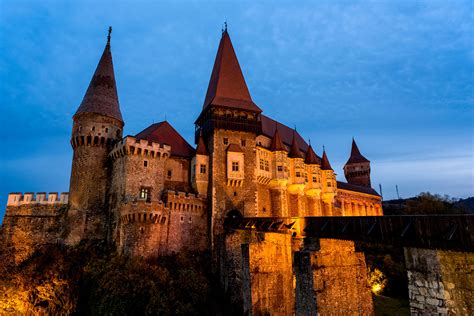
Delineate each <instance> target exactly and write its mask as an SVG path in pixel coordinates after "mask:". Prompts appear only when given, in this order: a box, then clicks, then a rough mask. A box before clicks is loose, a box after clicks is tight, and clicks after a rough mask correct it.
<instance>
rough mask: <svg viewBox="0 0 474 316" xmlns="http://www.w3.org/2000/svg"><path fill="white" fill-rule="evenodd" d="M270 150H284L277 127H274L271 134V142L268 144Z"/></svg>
mask: <svg viewBox="0 0 474 316" xmlns="http://www.w3.org/2000/svg"><path fill="white" fill-rule="evenodd" d="M270 150H271V151H286V148H285V146H284V145H283V142H282V141H281V137H280V133H279V132H278V128H275V134H273V138H272V144H271V146H270Z"/></svg>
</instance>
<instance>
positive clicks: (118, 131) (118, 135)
mask: <svg viewBox="0 0 474 316" xmlns="http://www.w3.org/2000/svg"><path fill="white" fill-rule="evenodd" d="M117 137H120V130H119V129H118V130H117Z"/></svg>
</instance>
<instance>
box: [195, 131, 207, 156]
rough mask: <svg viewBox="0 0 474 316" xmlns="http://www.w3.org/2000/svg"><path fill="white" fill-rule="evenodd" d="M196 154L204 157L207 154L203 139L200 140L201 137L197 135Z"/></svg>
mask: <svg viewBox="0 0 474 316" xmlns="http://www.w3.org/2000/svg"><path fill="white" fill-rule="evenodd" d="M196 154H197V155H206V156H207V155H208V154H209V153H208V152H207V148H206V144H205V143H204V139H203V138H202V135H199V139H198V144H197V147H196Z"/></svg>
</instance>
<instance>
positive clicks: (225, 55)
mask: <svg viewBox="0 0 474 316" xmlns="http://www.w3.org/2000/svg"><path fill="white" fill-rule="evenodd" d="M210 105H217V106H224V107H230V108H237V109H242V110H247V111H253V112H258V113H260V112H262V110H261V109H260V108H259V107H258V106H257V105H256V104H255V103H254V102H253V101H252V97H251V96H250V92H249V90H248V88H247V84H246V83H245V79H244V76H243V74H242V70H241V69H240V65H239V61H238V60H237V56H236V55H235V51H234V47H233V46H232V42H231V40H230V37H229V33H228V32H227V22H226V23H225V29H223V32H222V38H221V41H220V43H219V49H218V50H217V55H216V59H215V61H214V68H213V69H212V74H211V79H210V81H209V86H208V88H207V94H206V99H205V100H204V104H203V109H206V108H207V107H208V106H210Z"/></svg>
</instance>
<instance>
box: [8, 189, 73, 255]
mask: <svg viewBox="0 0 474 316" xmlns="http://www.w3.org/2000/svg"><path fill="white" fill-rule="evenodd" d="M67 197H68V195H67V193H61V195H60V198H58V194H57V193H49V195H46V193H37V194H36V195H34V194H33V193H25V194H21V193H11V194H10V195H9V197H8V203H7V208H6V212H5V217H4V218H3V224H2V231H1V233H0V238H1V240H0V242H1V243H2V246H3V247H6V248H7V249H8V250H9V253H11V254H12V255H13V257H12V258H10V259H11V260H13V261H14V262H16V263H20V262H22V261H23V260H25V259H26V258H28V257H29V256H30V255H31V254H33V252H34V251H35V250H36V249H37V247H38V246H40V245H45V244H52V243H58V242H59V243H62V240H63V237H64V228H65V222H64V218H65V216H64V215H65V214H66V211H67Z"/></svg>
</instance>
